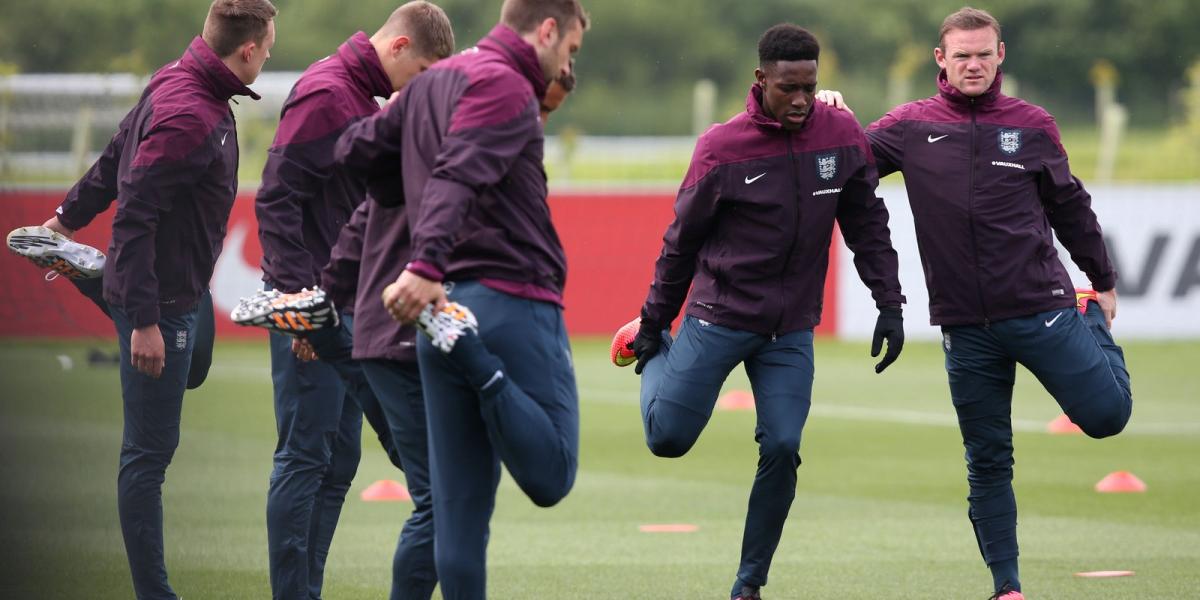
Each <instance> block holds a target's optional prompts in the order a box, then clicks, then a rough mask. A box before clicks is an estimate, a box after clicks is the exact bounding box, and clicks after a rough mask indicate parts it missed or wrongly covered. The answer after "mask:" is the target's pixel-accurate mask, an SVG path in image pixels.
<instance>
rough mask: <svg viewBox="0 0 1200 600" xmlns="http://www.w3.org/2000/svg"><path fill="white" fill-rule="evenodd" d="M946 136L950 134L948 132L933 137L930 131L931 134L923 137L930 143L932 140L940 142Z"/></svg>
mask: <svg viewBox="0 0 1200 600" xmlns="http://www.w3.org/2000/svg"><path fill="white" fill-rule="evenodd" d="M948 137H950V134H948V133H947V134H946V135H939V136H937V137H933V134H932V133H931V134H929V137H927V138H925V141H927V142H929V143H930V144H932V143H934V142H940V141H942V140H944V139H946V138H948Z"/></svg>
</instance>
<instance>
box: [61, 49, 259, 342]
mask: <svg viewBox="0 0 1200 600" xmlns="http://www.w3.org/2000/svg"><path fill="white" fill-rule="evenodd" d="M235 95H245V96H250V97H251V98H253V99H255V100H257V99H258V95H257V94H255V93H254V92H252V91H250V89H249V88H247V87H246V86H245V84H243V83H242V82H241V80H239V79H238V78H237V76H235V75H234V74H233V72H232V71H230V70H229V68H228V67H226V66H225V64H224V63H223V62H221V59H220V57H218V56H217V55H216V53H215V52H213V51H212V49H211V48H209V47H208V44H206V43H205V42H204V40H203V39H202V38H200V37H197V38H196V39H194V40H192V43H191V45H190V46H188V49H187V51H186V52H184V54H183V57H182V58H180V59H179V60H178V61H176V62H173V63H171V64H169V65H167V66H165V67H163V68H162V69H159V71H158V72H157V73H155V74H154V77H152V78H151V80H150V85H148V86H146V90H145V91H144V92H143V93H142V97H141V100H139V101H138V104H137V106H135V107H134V108H133V110H131V111H130V112H129V114H128V115H126V116H125V118H124V119H123V120H122V121H121V125H120V129H119V130H118V131H117V134H116V135H115V136H113V138H112V140H111V141H110V142H109V143H108V146H107V147H106V148H105V149H104V153H103V154H102V155H101V156H100V159H99V160H98V161H96V164H94V165H92V168H91V169H89V170H88V172H87V173H86V174H84V176H83V178H82V179H80V180H79V182H78V183H76V184H75V187H73V188H71V191H70V192H68V193H67V198H66V200H65V201H64V202H63V203H62V206H60V207H59V208H58V215H59V217H58V218H59V221H60V222H61V223H62V224H63V225H65V226H67V227H69V228H71V229H79V228H82V227H84V226H86V225H87V224H88V223H91V222H92V219H94V218H95V217H96V215H98V214H100V213H101V212H104V211H105V210H107V209H108V207H109V206H110V205H111V204H112V202H113V200H114V199H115V200H116V201H117V212H116V215H115V216H114V217H113V231H112V242H111V243H110V245H109V247H108V261H107V262H106V263H105V265H104V299H105V300H106V301H107V302H108V303H109V304H111V305H112V306H115V307H117V308H119V309H121V311H122V312H124V313H125V314H126V315H128V316H129V318H130V320H131V321H132V322H133V326H134V327H145V326H147V325H153V324H155V323H158V321H159V318H160V317H161V316H174V315H179V314H183V313H186V312H187V311H189V310H191V309H192V308H193V307H195V306H196V302H197V300H198V299H199V298H200V294H201V293H202V292H203V290H204V289H206V288H207V287H208V282H209V279H211V278H212V273H213V268H214V266H215V265H216V262H217V256H218V255H220V253H221V246H222V244H223V243H224V240H225V228H226V225H227V224H228V221H229V212H230V210H232V208H233V200H234V196H235V195H236V194H237V167H238V142H237V130H236V128H235V127H234V121H233V112H232V111H231V110H230V109H229V99H230V98H232V97H233V96H235Z"/></svg>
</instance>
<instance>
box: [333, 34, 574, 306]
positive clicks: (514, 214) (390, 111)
mask: <svg viewBox="0 0 1200 600" xmlns="http://www.w3.org/2000/svg"><path fill="white" fill-rule="evenodd" d="M545 91H546V81H545V77H544V75H543V73H542V68H541V66H540V64H539V62H538V59H537V53H536V52H535V50H534V49H533V47H532V46H530V45H529V44H528V43H527V42H525V41H524V40H522V39H521V38H520V36H518V35H517V34H516V33H515V32H514V31H512V30H511V29H509V28H507V27H505V26H503V25H497V26H496V27H495V28H494V29H492V31H491V33H489V34H488V35H487V37H485V38H484V39H483V40H481V41H480V42H479V44H478V45H477V46H475V47H474V48H469V49H467V50H465V51H463V52H462V53H460V54H458V55H456V56H453V57H451V58H448V59H446V60H443V61H440V62H438V63H436V64H434V65H433V67H431V68H430V69H429V70H428V71H426V72H425V73H422V74H421V75H419V76H417V77H416V78H414V79H413V81H412V82H410V83H409V84H408V85H407V86H406V87H405V90H404V91H403V92H402V93H401V95H400V97H399V98H398V99H397V100H396V101H395V102H392V103H391V104H389V105H388V106H387V108H385V109H384V110H382V111H380V112H379V114H377V115H375V116H374V117H371V118H368V119H363V120H362V121H359V122H358V123H356V124H355V125H354V126H352V127H351V128H350V129H348V130H347V131H346V133H345V134H344V135H342V137H341V139H340V140H339V141H338V146H337V155H338V161H339V162H340V163H342V164H343V165H344V166H345V168H346V169H347V171H348V172H351V173H354V174H355V175H356V176H361V177H364V178H365V179H367V180H368V182H369V183H368V185H369V191H370V194H371V197H372V198H374V199H375V200H376V201H378V202H380V203H381V204H383V205H385V206H386V205H397V204H400V203H405V201H406V199H407V202H406V203H405V204H406V213H407V218H408V222H409V223H411V224H413V225H412V243H411V248H412V253H411V256H412V258H411V260H412V262H411V263H410V264H409V265H408V268H409V270H411V271H414V272H416V273H417V274H419V275H422V276H424V277H426V278H429V279H434V280H442V279H448V280H466V279H478V280H479V281H480V282H481V283H483V284H484V285H487V286H489V287H491V288H493V289H496V290H499V291H502V292H505V293H509V294H513V295H516V296H519V297H523V298H528V299H533V300H542V301H547V302H558V303H561V299H562V289H563V285H564V284H565V282H566V272H567V266H566V256H565V254H564V252H563V248H562V244H561V243H560V241H559V239H558V233H557V232H556V231H555V229H554V225H553V223H552V222H551V220H550V207H549V205H548V204H547V203H546V172H545V170H544V169H543V166H542V144H543V136H542V126H541V123H540V122H539V120H538V114H539V113H538V109H539V106H540V99H541V98H542V96H544V95H545ZM401 173H403V177H402V178H401V177H400V174H401ZM376 212H377V211H375V210H372V211H371V220H374V219H375V218H376ZM367 228H368V232H369V231H370V230H371V228H372V224H371V223H368V225H367ZM381 229H382V228H381ZM400 231H401V230H400V229H399V228H396V229H394V231H393V234H394V236H396V237H393V238H391V239H389V238H385V237H379V238H375V239H371V238H368V239H367V240H366V245H365V246H364V249H363V257H364V265H363V267H364V268H366V267H367V265H366V260H365V259H367V258H370V259H371V260H392V258H390V257H391V256H392V255H393V254H394V251H393V248H394V247H397V246H400V245H406V242H405V241H403V240H400V239H399V238H398V236H399V235H400ZM404 231H405V232H407V229H405V230H404ZM380 291H382V290H380ZM357 309H358V310H359V311H362V310H364V307H363V306H359V307H357ZM379 310H383V309H382V306H380V307H379Z"/></svg>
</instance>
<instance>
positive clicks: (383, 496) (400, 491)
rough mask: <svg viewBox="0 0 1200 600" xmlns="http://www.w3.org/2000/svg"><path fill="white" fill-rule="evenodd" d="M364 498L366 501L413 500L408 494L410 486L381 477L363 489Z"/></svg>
mask: <svg viewBox="0 0 1200 600" xmlns="http://www.w3.org/2000/svg"><path fill="white" fill-rule="evenodd" d="M362 499H363V500H364V501H366V502H404V501H408V500H412V496H410V495H408V488H406V487H404V484H402V483H400V482H398V481H392V480H391V479H380V480H379V481H376V482H375V483H372V484H371V485H369V486H367V489H365V490H363V491H362Z"/></svg>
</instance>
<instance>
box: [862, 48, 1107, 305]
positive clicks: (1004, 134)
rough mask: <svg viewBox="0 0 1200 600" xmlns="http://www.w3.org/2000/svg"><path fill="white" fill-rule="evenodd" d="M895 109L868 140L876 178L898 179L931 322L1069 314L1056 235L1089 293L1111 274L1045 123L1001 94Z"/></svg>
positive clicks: (996, 86) (1079, 191) (943, 87)
mask: <svg viewBox="0 0 1200 600" xmlns="http://www.w3.org/2000/svg"><path fill="white" fill-rule="evenodd" d="M1000 80H1001V75H1000V74H999V73H997V75H996V81H995V82H994V83H993V84H992V86H991V88H990V89H989V90H988V91H987V92H986V93H984V94H983V95H981V96H978V97H975V98H971V97H968V96H964V95H963V94H962V93H961V92H959V91H958V90H957V89H955V88H953V87H951V86H950V84H949V83H948V82H947V80H946V72H945V71H942V73H941V74H940V75H939V76H938V90H939V91H938V94H937V95H936V96H933V97H932V98H926V99H924V100H918V101H916V102H909V103H908V104H903V105H901V106H899V107H897V108H896V109H894V110H892V111H891V112H889V113H888V114H886V115H884V117H883V118H882V119H880V120H878V121H876V122H875V123H873V124H871V126H870V127H869V128H868V130H867V137H868V138H870V141H871V149H872V151H873V152H874V154H875V159H876V161H877V163H878V165H879V172H880V175H881V176H883V175H887V174H889V173H892V172H895V171H901V172H903V173H904V185H905V187H906V188H907V189H908V200H909V204H910V205H911V206H912V211H913V218H914V221H915V223H916V230H917V244H918V247H919V248H920V251H921V264H922V266H924V268H925V283H926V285H927V286H928V288H929V315H930V321H931V323H932V324H933V325H970V324H980V323H987V322H989V321H997V320H1001V319H1009V318H1013V317H1020V316H1025V315H1031V314H1035V313H1038V312H1043V311H1048V310H1053V309H1056V308H1066V307H1069V306H1074V304H1075V293H1074V288H1073V286H1072V284H1071V280H1070V278H1069V277H1068V276H1067V272H1066V269H1064V268H1063V265H1062V263H1061V262H1060V261H1059V260H1058V253H1057V251H1056V250H1055V249H1054V238H1053V234H1057V235H1058V239H1059V240H1060V241H1061V242H1062V244H1063V246H1065V247H1066V249H1067V250H1068V251H1069V252H1070V253H1071V258H1072V259H1073V260H1074V261H1075V264H1076V265H1078V266H1079V268H1080V270H1081V271H1083V272H1084V273H1085V274H1086V275H1087V277H1088V279H1090V280H1091V282H1092V287H1094V288H1096V289H1097V290H1101V291H1106V290H1110V289H1112V288H1113V286H1114V285H1116V281H1117V274H1116V271H1115V270H1114V269H1113V265H1112V262H1111V261H1110V260H1109V258H1108V251H1107V249H1106V248H1105V246H1104V238H1103V236H1102V234H1101V231H1100V225H1099V223H1097V222H1096V215H1095V213H1093V212H1092V209H1091V196H1089V195H1088V193H1087V191H1086V190H1084V189H1083V184H1082V183H1081V182H1080V181H1079V180H1078V179H1076V178H1075V177H1074V176H1072V175H1071V169H1070V166H1069V165H1068V164H1067V153H1066V152H1065V151H1064V150H1063V147H1062V143H1061V141H1060V140H1059V135H1058V127H1057V126H1056V125H1055V123H1054V117H1052V116H1050V114H1049V113H1047V112H1046V111H1045V110H1044V109H1042V108H1041V107H1039V106H1035V105H1033V104H1029V103H1028V102H1025V101H1023V100H1018V99H1016V98H1011V97H1008V96H1005V95H1003V94H1001V93H1000Z"/></svg>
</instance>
